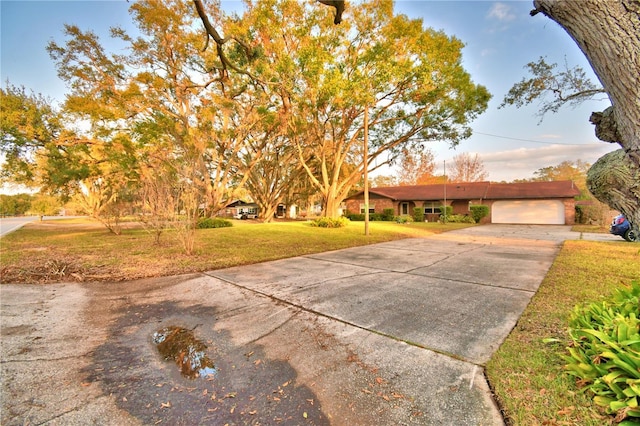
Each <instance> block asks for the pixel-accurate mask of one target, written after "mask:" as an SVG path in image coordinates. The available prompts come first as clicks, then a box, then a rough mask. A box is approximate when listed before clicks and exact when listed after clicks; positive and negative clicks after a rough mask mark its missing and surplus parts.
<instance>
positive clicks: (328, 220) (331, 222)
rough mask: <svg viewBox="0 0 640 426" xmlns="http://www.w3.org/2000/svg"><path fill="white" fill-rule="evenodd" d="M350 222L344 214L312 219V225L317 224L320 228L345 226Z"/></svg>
mask: <svg viewBox="0 0 640 426" xmlns="http://www.w3.org/2000/svg"><path fill="white" fill-rule="evenodd" d="M362 216H364V215H362ZM348 224H349V219H348V218H346V217H344V216H343V217H319V218H318V219H316V220H312V221H311V226H317V227H319V228H343V227H345V226H347V225H348Z"/></svg>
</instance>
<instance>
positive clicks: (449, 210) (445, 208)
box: [440, 206, 453, 222]
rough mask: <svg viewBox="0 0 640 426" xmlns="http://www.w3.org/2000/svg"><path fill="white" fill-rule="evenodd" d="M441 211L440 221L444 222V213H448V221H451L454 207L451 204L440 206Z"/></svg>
mask: <svg viewBox="0 0 640 426" xmlns="http://www.w3.org/2000/svg"><path fill="white" fill-rule="evenodd" d="M440 212H442V213H441V214H440V221H441V222H443V221H444V213H445V212H446V213H447V222H448V221H449V217H450V216H453V207H451V206H440Z"/></svg>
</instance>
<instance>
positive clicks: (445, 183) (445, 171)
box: [442, 160, 447, 223]
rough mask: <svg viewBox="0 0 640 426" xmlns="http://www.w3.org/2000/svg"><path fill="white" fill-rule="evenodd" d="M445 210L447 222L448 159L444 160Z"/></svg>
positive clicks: (445, 220) (445, 221)
mask: <svg viewBox="0 0 640 426" xmlns="http://www.w3.org/2000/svg"><path fill="white" fill-rule="evenodd" d="M442 207H443V208H444V212H443V213H442V215H443V217H444V223H447V160H444V206H442Z"/></svg>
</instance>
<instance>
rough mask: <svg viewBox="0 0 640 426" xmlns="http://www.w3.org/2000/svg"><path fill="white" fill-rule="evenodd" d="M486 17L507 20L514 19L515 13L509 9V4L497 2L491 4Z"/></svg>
mask: <svg viewBox="0 0 640 426" xmlns="http://www.w3.org/2000/svg"><path fill="white" fill-rule="evenodd" d="M487 18H495V19H497V20H498V21H502V22H509V21H513V20H514V19H516V15H515V14H514V13H513V12H512V11H511V6H509V5H508V4H505V3H500V2H498V3H494V4H493V6H491V10H489V13H488V14H487Z"/></svg>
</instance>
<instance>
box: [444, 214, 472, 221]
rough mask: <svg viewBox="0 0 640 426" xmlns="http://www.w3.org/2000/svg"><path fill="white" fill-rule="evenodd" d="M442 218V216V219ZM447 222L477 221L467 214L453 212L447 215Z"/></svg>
mask: <svg viewBox="0 0 640 426" xmlns="http://www.w3.org/2000/svg"><path fill="white" fill-rule="evenodd" d="M440 220H442V216H441V219H440ZM447 222H450V223H476V221H475V220H474V219H473V218H472V217H471V216H468V215H465V214H452V215H450V216H449V215H447Z"/></svg>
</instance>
